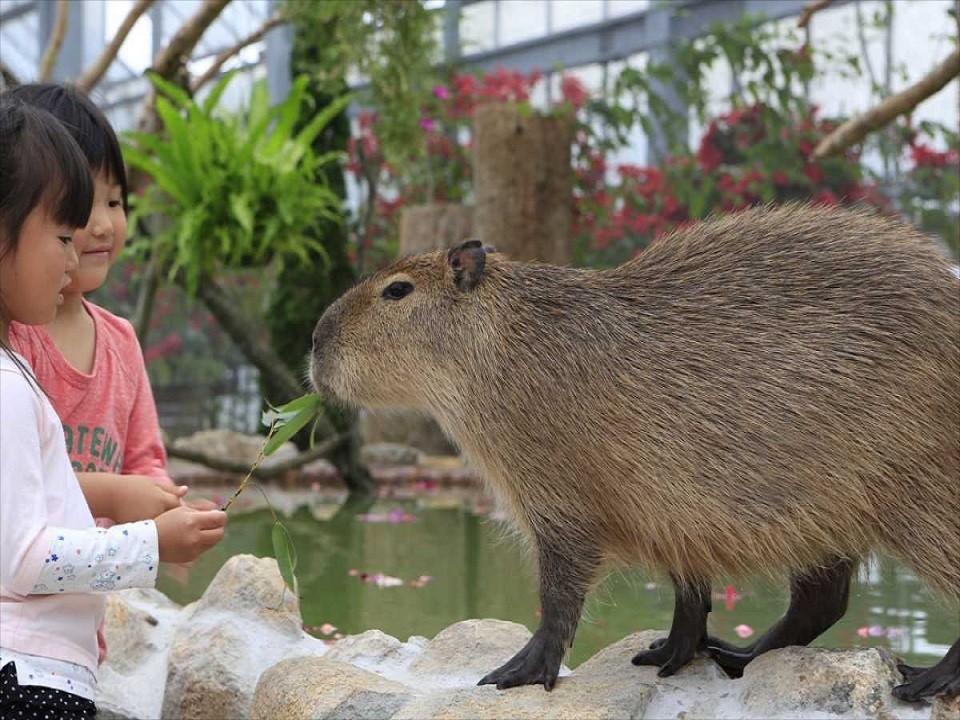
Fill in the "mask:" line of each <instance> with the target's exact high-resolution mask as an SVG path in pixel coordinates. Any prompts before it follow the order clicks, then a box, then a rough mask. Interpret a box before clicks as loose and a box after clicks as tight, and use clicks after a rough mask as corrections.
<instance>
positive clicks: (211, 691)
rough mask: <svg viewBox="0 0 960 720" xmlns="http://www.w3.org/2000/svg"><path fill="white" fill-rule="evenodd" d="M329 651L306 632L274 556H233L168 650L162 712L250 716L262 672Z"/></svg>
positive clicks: (191, 610)
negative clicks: (286, 661) (291, 659)
mask: <svg viewBox="0 0 960 720" xmlns="http://www.w3.org/2000/svg"><path fill="white" fill-rule="evenodd" d="M326 650H327V646H326V645H325V644H324V643H322V642H321V641H319V640H317V639H315V638H312V637H310V636H309V635H307V634H306V633H305V632H303V629H302V621H301V619H300V612H299V607H298V603H297V598H296V596H295V595H294V594H293V593H291V592H290V591H289V590H286V589H285V587H284V584H283V580H282V578H281V577H280V573H279V570H278V569H277V564H276V561H275V560H273V559H267V558H262V559H261V558H254V557H252V556H250V555H237V556H235V557H232V558H230V560H228V561H227V562H226V564H225V565H224V566H223V568H222V569H221V570H220V572H219V573H218V574H217V576H216V577H215V578H214V579H213V582H211V583H210V587H209V588H207V591H206V592H205V593H204V594H203V597H202V598H200V600H198V601H197V602H196V603H194V604H193V605H190V606H189V607H188V608H187V609H186V610H185V611H184V617H183V619H182V620H181V623H180V625H179V626H178V628H177V631H176V633H175V635H174V638H173V644H172V646H171V649H170V655H169V664H168V669H167V684H166V690H165V692H164V698H163V716H164V717H183V718H211V719H213V718H242V717H248V716H249V713H250V703H251V700H252V698H253V692H254V688H255V687H256V684H257V680H258V679H259V678H260V675H261V674H262V673H263V671H264V670H266V669H267V668H269V667H271V666H272V665H275V664H276V663H278V662H280V661H281V660H283V659H285V658H288V657H291V656H295V655H308V654H310V655H322V654H324V653H325V652H326Z"/></svg>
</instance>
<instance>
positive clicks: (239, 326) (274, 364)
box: [197, 275, 333, 437]
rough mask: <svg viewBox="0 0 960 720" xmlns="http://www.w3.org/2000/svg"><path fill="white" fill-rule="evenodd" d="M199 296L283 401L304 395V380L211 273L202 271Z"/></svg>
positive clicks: (324, 426)
mask: <svg viewBox="0 0 960 720" xmlns="http://www.w3.org/2000/svg"><path fill="white" fill-rule="evenodd" d="M197 298H198V299H199V300H200V301H201V302H202V303H203V304H204V305H205V306H206V308H207V310H209V311H210V314H211V315H213V317H214V318H215V319H216V321H217V323H218V324H219V325H220V327H222V328H223V329H224V331H226V333H227V335H229V336H230V339H231V340H233V342H234V343H236V345H237V347H238V348H239V349H240V351H241V352H242V353H243V355H244V357H246V358H247V359H248V360H250V362H252V363H253V364H254V365H255V366H256V367H257V369H258V370H259V371H260V374H261V375H262V376H263V377H265V378H267V380H268V382H269V383H270V384H271V385H272V386H273V387H275V388H277V390H278V391H279V392H282V393H283V395H284V397H283V401H284V402H287V401H289V400H293V399H294V398H298V397H300V396H301V395H303V393H304V392H305V388H304V386H303V384H302V383H301V382H300V381H299V380H297V378H296V376H295V375H294V374H293V373H292V372H290V370H288V369H287V366H286V364H285V363H284V362H283V360H281V359H280V356H279V355H277V353H276V352H275V351H274V350H273V348H271V347H270V344H269V343H268V342H267V341H266V339H265V338H263V337H261V336H259V335H258V334H257V333H253V332H251V331H250V330H251V327H254V324H253V323H251V322H250V320H249V319H248V318H246V317H245V316H244V315H243V314H242V313H241V312H240V311H239V310H238V309H237V303H236V301H235V300H234V298H232V297H231V296H230V294H229V293H228V292H227V291H226V289H225V288H224V287H223V286H222V285H221V284H220V283H218V282H217V281H216V280H215V279H214V278H212V277H211V276H209V275H203V276H202V277H201V278H200V282H198V283H197ZM317 432H318V433H319V434H320V435H321V436H324V437H325V436H327V435H331V434H332V433H333V428H332V427H331V426H330V424H329V422H321V423H320V425H318V426H317Z"/></svg>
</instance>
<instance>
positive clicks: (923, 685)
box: [893, 640, 960, 702]
mask: <svg viewBox="0 0 960 720" xmlns="http://www.w3.org/2000/svg"><path fill="white" fill-rule="evenodd" d="M897 668H898V669H899V670H900V672H901V673H903V678H904V680H906V682H905V683H903V684H902V685H897V686H896V687H895V688H894V689H893V694H894V695H896V696H897V697H898V698H900V699H901V700H907V701H910V702H913V701H915V700H921V699H923V698H928V697H933V696H934V695H953V694H954V693H960V640H957V641H956V642H955V643H954V644H953V645H951V646H950V649H949V650H947V654H946V655H944V656H943V660H941V661H940V662H938V663H937V664H936V665H934V666H933V667H931V668H926V669H924V668H915V667H910V666H909V665H902V664H901V665H898V666H897Z"/></svg>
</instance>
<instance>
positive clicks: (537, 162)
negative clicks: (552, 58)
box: [473, 103, 573, 265]
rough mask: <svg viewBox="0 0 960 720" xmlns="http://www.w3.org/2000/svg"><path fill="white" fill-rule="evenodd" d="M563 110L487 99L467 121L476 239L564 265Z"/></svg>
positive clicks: (569, 188)
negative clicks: (550, 112)
mask: <svg viewBox="0 0 960 720" xmlns="http://www.w3.org/2000/svg"><path fill="white" fill-rule="evenodd" d="M572 143H573V122H572V118H571V117H569V116H543V115H539V114H537V113H535V112H534V113H531V112H525V111H523V110H521V108H520V107H519V106H518V105H516V104H515V103H486V104H483V105H481V106H479V107H478V108H477V110H476V113H475V114H474V119H473V157H474V160H473V168H474V175H473V180H474V207H475V213H476V215H475V221H476V230H477V234H478V235H479V237H480V239H481V240H483V242H485V243H488V244H490V245H493V246H494V247H496V248H497V250H499V251H501V252H503V253H505V254H506V255H507V256H509V257H510V258H511V259H513V260H541V261H544V262H549V263H553V264H555V265H569V264H570V263H571V262H572V257H573V251H572V244H573V170H572V168H571V166H570V147H571V145H572Z"/></svg>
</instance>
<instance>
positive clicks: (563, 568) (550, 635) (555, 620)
mask: <svg viewBox="0 0 960 720" xmlns="http://www.w3.org/2000/svg"><path fill="white" fill-rule="evenodd" d="M537 554H538V556H539V561H540V608H541V612H542V614H541V618H540V626H539V627H538V628H537V630H536V632H535V633H534V634H533V637H532V638H530V641H529V642H528V643H527V644H526V645H525V646H524V648H523V649H522V650H521V651H520V652H518V653H517V654H516V655H514V656H513V657H512V658H511V659H510V660H508V661H507V662H506V664H504V665H502V666H501V667H499V668H497V669H496V670H494V671H493V672H492V673H490V674H489V675H487V676H485V677H484V678H483V679H482V680H480V682H478V683H477V684H478V685H496V686H497V689H498V690H503V689H505V688H511V687H516V686H518V685H543V687H544V688H545V689H547V690H552V689H553V686H554V685H555V684H556V682H557V674H558V673H559V672H560V663H561V662H562V661H563V656H564V654H566V652H567V648H569V647H570V646H571V645H572V644H573V636H574V634H575V633H576V630H577V623H578V622H579V621H580V611H581V610H582V608H583V600H584V597H585V596H586V591H587V587H589V585H590V582H591V580H592V579H593V576H594V574H595V572H596V569H597V565H598V562H599V555H598V554H597V553H594V552H592V551H591V550H590V549H589V548H584V547H583V546H578V547H576V548H571V547H570V546H568V545H567V544H565V543H564V542H562V541H558V540H556V539H553V538H550V537H546V536H539V535H538V537H537Z"/></svg>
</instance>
